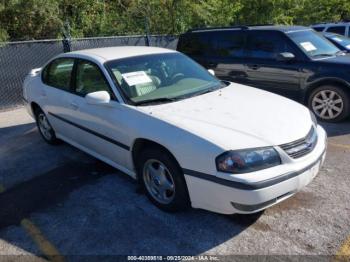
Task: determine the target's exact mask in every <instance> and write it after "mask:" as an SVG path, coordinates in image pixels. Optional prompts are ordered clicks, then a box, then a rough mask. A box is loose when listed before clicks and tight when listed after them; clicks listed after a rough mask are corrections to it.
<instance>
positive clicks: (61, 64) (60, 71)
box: [42, 58, 74, 91]
mask: <svg viewBox="0 0 350 262" xmlns="http://www.w3.org/2000/svg"><path fill="white" fill-rule="evenodd" d="M73 65H74V59H72V58H59V59H56V60H54V61H52V62H51V63H50V64H49V65H48V66H46V67H45V69H44V71H43V78H42V80H43V82H44V83H45V84H47V85H49V86H53V87H56V88H59V89H62V90H67V91H69V89H70V83H71V76H72V71H73Z"/></svg>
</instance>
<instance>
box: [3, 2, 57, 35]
mask: <svg viewBox="0 0 350 262" xmlns="http://www.w3.org/2000/svg"><path fill="white" fill-rule="evenodd" d="M5 3H6V4H5V5H4V8H3V10H2V11H0V15H1V16H0V24H1V28H2V29H3V30H5V31H6V32H7V34H9V36H10V37H11V39H16V40H30V39H40V38H56V37H57V36H58V35H59V32H60V30H61V25H62V23H61V20H60V19H59V18H58V13H59V9H58V4H57V1H55V0H9V1H6V2H5Z"/></svg>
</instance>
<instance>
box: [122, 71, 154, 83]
mask: <svg viewBox="0 0 350 262" xmlns="http://www.w3.org/2000/svg"><path fill="white" fill-rule="evenodd" d="M122 77H123V78H124V80H125V82H126V83H127V84H128V86H134V85H139V84H146V83H151V82H152V79H151V78H150V77H149V76H148V75H147V74H146V73H145V72H144V71H137V72H130V73H125V74H122Z"/></svg>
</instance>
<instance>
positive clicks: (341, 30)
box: [326, 26, 345, 35]
mask: <svg viewBox="0 0 350 262" xmlns="http://www.w3.org/2000/svg"><path fill="white" fill-rule="evenodd" d="M326 31H327V32H331V33H336V34H339V35H345V26H330V27H328V28H327V30H326Z"/></svg>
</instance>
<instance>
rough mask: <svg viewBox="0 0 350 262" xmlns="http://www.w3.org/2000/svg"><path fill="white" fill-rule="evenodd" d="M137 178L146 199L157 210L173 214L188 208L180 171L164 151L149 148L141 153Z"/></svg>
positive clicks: (187, 199)
mask: <svg viewBox="0 0 350 262" xmlns="http://www.w3.org/2000/svg"><path fill="white" fill-rule="evenodd" d="M138 176H139V179H140V180H141V184H142V186H143V188H144V191H145V192H146V195H147V197H148V198H149V199H150V200H151V202H152V203H153V204H154V205H156V206H157V207H158V208H160V209H162V210H164V211H167V212H175V211H182V210H185V209H187V208H188V207H189V206H190V204H189V202H190V201H189V196H188V191H187V186H186V182H185V178H184V175H183V172H182V169H181V168H180V167H179V165H178V164H177V162H176V160H175V159H174V158H173V157H172V156H171V155H170V154H169V153H168V152H166V151H165V150H163V149H161V148H150V149H146V150H144V151H143V152H141V154H140V156H139V158H138Z"/></svg>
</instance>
